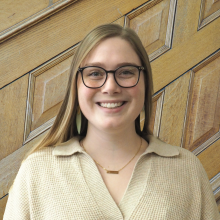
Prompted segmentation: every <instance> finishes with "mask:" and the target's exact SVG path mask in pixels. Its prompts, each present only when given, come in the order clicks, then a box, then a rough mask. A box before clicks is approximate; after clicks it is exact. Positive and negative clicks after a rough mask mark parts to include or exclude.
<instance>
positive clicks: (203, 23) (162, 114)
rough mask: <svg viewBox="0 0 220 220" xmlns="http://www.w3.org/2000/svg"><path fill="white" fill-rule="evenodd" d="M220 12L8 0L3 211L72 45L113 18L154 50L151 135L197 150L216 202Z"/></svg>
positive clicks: (184, 4)
mask: <svg viewBox="0 0 220 220" xmlns="http://www.w3.org/2000/svg"><path fill="white" fill-rule="evenodd" d="M219 15H220V1H219V0H193V1H192V0H150V1H147V0H135V1H133V0H126V1H123V0H115V1H104V2H103V1H95V0H78V1H76V0H75V1H74V0H33V1H31V2H30V1H28V0H18V1H16V3H15V2H13V1H8V0H2V1H1V2H0V21H1V22H0V42H1V43H0V66H1V69H0V88H1V90H0V105H1V106H0V151H1V154H0V198H1V200H0V218H2V215H3V213H4V208H5V204H6V201H7V193H8V190H9V188H10V186H11V184H12V182H13V179H14V177H15V176H16V173H17V171H18V169H19V166H20V163H21V161H22V158H23V156H24V154H25V153H26V152H27V151H28V149H30V148H31V147H32V146H33V145H34V144H35V143H36V142H37V141H38V140H39V138H41V137H42V135H43V134H44V133H45V132H46V130H47V129H48V128H49V127H50V126H51V124H52V123H53V120H54V117H55V116H56V114H57V111H58V109H59V106H60V104H61V102H62V100H63V97H64V93H65V87H66V84H67V80H68V71H69V66H70V62H71V58H72V55H73V54H74V50H75V48H76V47H77V45H78V43H79V42H80V40H81V39H82V38H83V37H84V35H85V34H86V33H87V32H88V31H89V30H91V29H92V28H94V27H95V26H97V25H100V24H104V23H111V22H115V23H118V24H120V25H122V26H129V27H131V28H133V29H134V30H135V31H136V32H137V33H138V35H139V36H140V38H141V40H142V42H143V44H144V46H145V48H146V50H147V52H148V54H149V56H150V60H151V64H152V69H153V81H154V92H155V94H154V96H153V101H154V104H153V116H152V121H151V129H152V131H153V133H154V135H155V136H158V137H159V138H160V139H162V140H164V141H165V142H167V143H170V144H173V145H177V146H180V147H184V148H186V149H188V150H190V151H192V152H193V153H194V154H196V155H197V156H198V158H199V159H200V160H201V162H202V164H203V166H204V168H205V169H206V171H207V174H208V177H209V179H210V182H211V185H212V188H213V193H214V194H215V198H216V201H217V203H218V207H219V209H220V163H219V158H220V132H219V124H220V110H219V109H220V89H219V87H220V86H219V85H220V50H219V47H220V18H219ZM141 120H143V117H142V118H141Z"/></svg>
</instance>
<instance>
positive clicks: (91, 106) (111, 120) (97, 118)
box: [77, 37, 145, 131]
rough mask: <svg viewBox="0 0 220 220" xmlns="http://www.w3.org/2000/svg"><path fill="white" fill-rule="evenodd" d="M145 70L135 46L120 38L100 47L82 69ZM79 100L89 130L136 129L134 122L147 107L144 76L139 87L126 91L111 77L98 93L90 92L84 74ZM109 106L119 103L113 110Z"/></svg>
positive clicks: (89, 57)
mask: <svg viewBox="0 0 220 220" xmlns="http://www.w3.org/2000/svg"><path fill="white" fill-rule="evenodd" d="M127 64H129V65H136V66H141V61H140V59H139V57H138V55H137V54H136V52H135V51H134V49H133V48H132V46H131V45H130V44H129V43H128V42H127V41H126V40H123V39H121V38H119V37H113V38H108V39H106V40H104V41H102V42H101V43H99V44H98V46H96V47H95V48H93V50H92V51H90V53H89V54H88V55H87V56H86V58H85V59H84V60H83V62H82V64H81V66H80V67H85V66H99V67H102V68H104V69H105V70H115V69H116V68H118V67H120V66H123V65H127ZM77 87H78V100H79V105H80V108H81V111H82V112H83V114H84V115H85V117H86V118H87V119H88V126H89V128H91V127H94V128H96V129H99V130H102V131H107V130H109V129H110V130H111V129H124V128H125V127H128V126H134V121H135V119H136V118H137V116H138V115H139V113H140V111H141V109H142V107H143V105H144V94H145V85H144V75H143V71H141V74H140V80H139V82H138V84H137V85H136V86H135V87H132V88H122V87H120V86H119V85H118V84H117V83H116V82H115V79H114V76H113V74H112V73H109V74H108V78H107V81H106V82H105V84H104V85H103V86H102V87H101V88H98V89H91V88H87V87H86V86H85V85H84V84H83V82H82V77H81V74H79V75H78V79H77ZM108 103H116V104H117V105H116V106H115V107H114V108H112V106H111V107H108V106H107V104H108Z"/></svg>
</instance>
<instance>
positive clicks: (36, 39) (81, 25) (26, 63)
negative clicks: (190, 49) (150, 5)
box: [0, 0, 144, 88]
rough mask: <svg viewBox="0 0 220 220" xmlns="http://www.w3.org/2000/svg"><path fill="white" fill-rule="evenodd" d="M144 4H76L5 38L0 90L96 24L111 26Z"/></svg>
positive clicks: (0, 58) (88, 1)
mask: <svg viewBox="0 0 220 220" xmlns="http://www.w3.org/2000/svg"><path fill="white" fill-rule="evenodd" d="M143 3H144V0H137V1H132V0H129V1H127V2H126V4H125V3H124V1H123V0H117V1H114V2H112V1H107V2H106V1H104V0H102V1H96V0H84V1H77V2H76V3H74V4H72V5H70V6H69V7H67V8H65V9H63V10H62V11H59V12H58V13H56V14H54V15H52V16H51V17H49V18H48V19H45V20H43V21H41V22H40V23H38V24H36V25H34V26H33V27H31V28H29V29H27V30H26V31H25V32H22V33H20V34H19V35H17V36H14V37H13V38H10V39H8V40H7V41H5V42H3V44H2V45H1V48H0V66H1V72H0V88H1V87H3V86H4V85H6V84H8V83H10V82H11V81H13V80H15V79H16V78H18V77H20V76H22V75H23V74H25V73H27V72H29V71H30V70H32V69H34V68H36V67H37V66H39V65H41V64H42V63H44V62H45V61H47V60H49V59H51V58H52V57H54V56H56V55H57V54H59V53H61V52H63V51H64V50H66V49H68V48H69V47H71V46H73V45H75V44H76V43H78V42H79V41H80V40H81V39H82V38H83V37H84V36H85V34H86V33H87V32H88V31H90V30H91V29H92V28H94V27H96V26H97V25H101V24H104V23H111V22H113V21H115V20H117V19H118V18H120V17H122V16H123V15H124V14H126V13H128V12H129V11H131V10H132V9H133V8H136V7H138V6H139V5H141V4H143ZM106 12H108V13H106ZM82 15H83V16H82ZM79 18H80V19H79ZM73 21H74V22H73ZM88 21H93V22H88ZM64 24H65V25H64Z"/></svg>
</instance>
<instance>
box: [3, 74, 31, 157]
mask: <svg viewBox="0 0 220 220" xmlns="http://www.w3.org/2000/svg"><path fill="white" fill-rule="evenodd" d="M27 89H28V75H25V76H23V77H22V78H20V79H18V80H16V81H15V82H13V83H12V84H10V85H8V86H6V87H5V88H4V89H2V90H0V106H1V108H0V125H1V126H0V141H1V144H0V151H1V154H0V160H1V159H2V158H5V157H6V156H8V155H9V154H11V153H12V152H14V151H15V150H17V149H18V148H19V147H21V145H22V143H23V133H24V121H25V110H26V101H27Z"/></svg>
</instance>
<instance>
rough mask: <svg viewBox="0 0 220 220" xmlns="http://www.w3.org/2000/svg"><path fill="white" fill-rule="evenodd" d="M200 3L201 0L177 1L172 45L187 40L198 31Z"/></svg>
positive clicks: (174, 45)
mask: <svg viewBox="0 0 220 220" xmlns="http://www.w3.org/2000/svg"><path fill="white" fill-rule="evenodd" d="M200 5H201V0H193V1H189V0H181V1H177V6H176V15H175V23H174V30H175V31H174V33H173V42H172V47H176V46H178V45H180V44H181V43H183V42H186V41H187V40H189V39H190V37H191V36H192V35H194V34H196V33H197V29H198V17H199V12H200ZM186 45H187V43H186Z"/></svg>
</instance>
